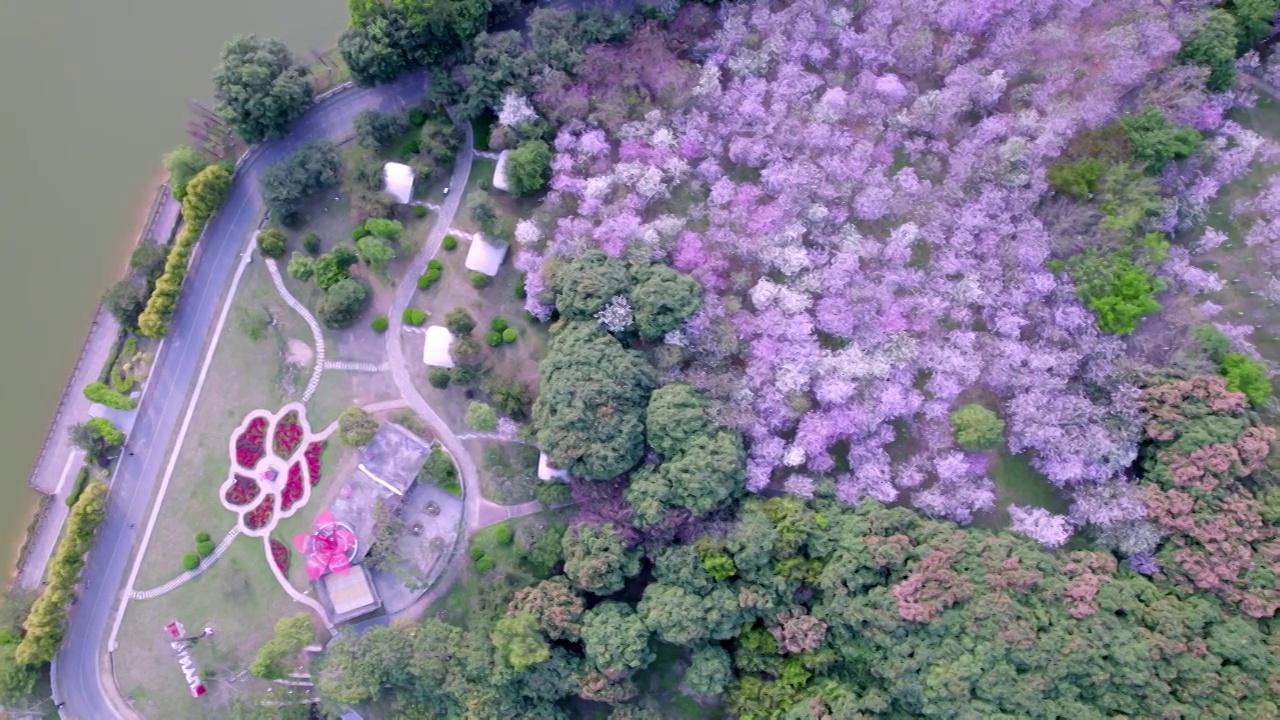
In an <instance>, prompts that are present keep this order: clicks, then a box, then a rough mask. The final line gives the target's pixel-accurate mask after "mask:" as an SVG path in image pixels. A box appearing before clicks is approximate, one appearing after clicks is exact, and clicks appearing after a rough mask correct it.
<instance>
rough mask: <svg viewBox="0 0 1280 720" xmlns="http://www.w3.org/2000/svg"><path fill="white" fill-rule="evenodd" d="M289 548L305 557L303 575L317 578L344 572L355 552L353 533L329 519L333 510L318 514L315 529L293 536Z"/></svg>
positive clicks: (331, 517) (354, 536) (331, 518)
mask: <svg viewBox="0 0 1280 720" xmlns="http://www.w3.org/2000/svg"><path fill="white" fill-rule="evenodd" d="M293 547H294V548H295V549H297V551H298V552H300V553H302V554H303V555H305V556H306V558H307V564H306V570H307V578H308V579H311V580H319V579H320V578H321V576H323V575H324V574H325V573H330V572H332V573H337V574H339V575H346V574H347V571H348V570H350V569H351V558H352V557H353V556H355V552H356V534H355V533H354V532H352V531H351V529H350V528H348V527H347V526H345V525H342V524H341V523H339V522H338V521H337V520H334V519H333V513H330V512H328V511H326V512H322V513H320V516H319V517H317V518H316V529H315V531H314V532H311V533H299V534H297V535H295V536H294V537H293Z"/></svg>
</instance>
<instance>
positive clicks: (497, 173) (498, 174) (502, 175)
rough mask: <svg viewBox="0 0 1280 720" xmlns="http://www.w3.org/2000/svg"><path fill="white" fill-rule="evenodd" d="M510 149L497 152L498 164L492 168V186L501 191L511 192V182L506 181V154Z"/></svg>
mask: <svg viewBox="0 0 1280 720" xmlns="http://www.w3.org/2000/svg"><path fill="white" fill-rule="evenodd" d="M510 152H511V151H510V150H503V151H502V152H500V153H498V164H497V165H496V166H494V168H493V187H494V188H495V189H497V190H502V191H503V192H511V184H510V183H508V182H507V154H508V153H510Z"/></svg>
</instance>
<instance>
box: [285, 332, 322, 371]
mask: <svg viewBox="0 0 1280 720" xmlns="http://www.w3.org/2000/svg"><path fill="white" fill-rule="evenodd" d="M288 347H289V352H288V355H287V356H286V358H285V359H286V360H287V361H288V362H289V364H290V365H301V366H302V367H308V366H310V365H311V360H312V358H314V357H315V356H316V354H315V351H314V350H313V349H312V348H311V346H310V345H308V344H307V343H305V342H303V341H301V340H299V339H298V338H289V342H288Z"/></svg>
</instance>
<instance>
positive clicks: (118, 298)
mask: <svg viewBox="0 0 1280 720" xmlns="http://www.w3.org/2000/svg"><path fill="white" fill-rule="evenodd" d="M150 297H151V289H150V288H149V287H147V281H146V279H144V278H141V277H138V276H136V275H134V274H132V273H130V274H129V275H126V276H125V277H123V278H121V279H120V280H119V281H118V282H117V283H116V284H114V285H112V286H111V287H110V288H108V289H107V291H106V292H105V293H103V295H102V304H103V305H105V306H106V308H107V312H109V313H111V315H112V317H114V318H115V319H116V320H118V321H120V326H121V327H124V328H126V329H134V328H136V327H137V326H138V316H139V315H141V314H142V311H143V310H144V309H145V308H146V307H147V299H148V298H150Z"/></svg>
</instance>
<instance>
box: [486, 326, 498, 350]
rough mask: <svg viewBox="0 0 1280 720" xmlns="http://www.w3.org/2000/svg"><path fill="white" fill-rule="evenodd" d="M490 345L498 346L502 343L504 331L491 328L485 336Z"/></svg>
mask: <svg viewBox="0 0 1280 720" xmlns="http://www.w3.org/2000/svg"><path fill="white" fill-rule="evenodd" d="M484 339H485V341H486V342H488V343H489V346H490V347H497V346H499V345H501V344H502V333H500V332H498V331H497V330H490V331H489V334H488V335H485V336H484Z"/></svg>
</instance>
